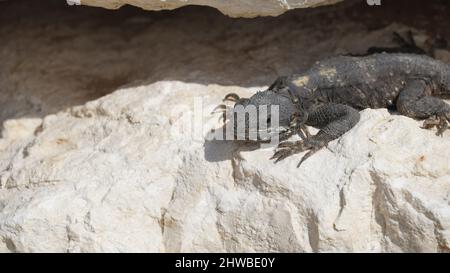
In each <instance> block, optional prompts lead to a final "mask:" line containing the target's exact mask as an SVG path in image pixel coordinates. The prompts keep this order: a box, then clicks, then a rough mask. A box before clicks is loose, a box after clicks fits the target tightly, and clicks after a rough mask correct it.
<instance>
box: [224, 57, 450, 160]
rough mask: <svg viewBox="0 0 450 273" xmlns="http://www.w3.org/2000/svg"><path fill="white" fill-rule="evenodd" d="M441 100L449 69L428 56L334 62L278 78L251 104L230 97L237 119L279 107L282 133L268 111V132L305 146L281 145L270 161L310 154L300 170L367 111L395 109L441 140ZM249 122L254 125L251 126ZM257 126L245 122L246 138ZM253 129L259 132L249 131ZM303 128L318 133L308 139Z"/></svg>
mask: <svg viewBox="0 0 450 273" xmlns="http://www.w3.org/2000/svg"><path fill="white" fill-rule="evenodd" d="M439 97H440V98H439ZM441 98H450V65H448V64H446V63H443V62H441V61H438V60H435V59H433V58H430V57H428V56H425V55H415V54H386V53H382V54H373V55H370V56H366V57H349V56H341V57H334V58H331V59H328V60H324V61H321V62H317V63H316V64H315V65H314V66H313V67H312V68H311V69H310V70H308V71H307V72H305V73H303V74H300V75H293V76H289V77H280V78H278V79H277V80H276V81H275V82H274V83H273V84H272V85H271V86H270V87H269V88H268V90H266V91H261V92H258V93H256V94H255V95H253V96H251V97H250V98H243V99H241V98H239V97H238V96H237V95H236V94H229V95H228V96H227V97H226V99H232V100H235V101H236V104H235V106H234V108H233V109H234V110H233V111H234V112H233V113H234V117H236V115H237V114H239V111H242V109H243V107H246V106H249V105H254V106H256V107H259V106H263V105H266V106H268V108H269V109H270V107H272V106H273V105H277V106H278V107H279V122H278V124H279V128H271V124H272V122H271V117H270V111H269V113H268V116H267V120H266V121H265V122H266V123H267V124H264V126H267V128H269V131H270V132H276V134H278V136H279V137H280V139H282V140H284V139H286V138H287V137H289V136H291V135H293V134H299V135H300V136H301V137H302V140H300V141H295V142H290V141H284V142H281V143H280V144H279V145H278V150H277V151H276V152H275V154H274V156H273V157H272V159H275V162H279V161H280V160H283V159H285V158H286V157H288V156H290V155H293V154H296V153H300V152H304V151H309V152H308V153H307V154H306V155H305V156H304V157H303V158H302V160H301V161H300V163H299V166H300V164H301V163H302V162H303V161H304V160H305V159H307V158H308V157H309V156H311V155H312V154H313V153H315V152H316V151H318V150H320V149H321V148H323V147H325V146H326V145H327V144H328V143H329V142H330V141H332V140H334V139H337V138H339V137H340V136H342V135H343V134H344V133H346V132H347V131H349V130H350V129H351V128H353V127H354V126H355V125H356V124H357V123H358V121H359V118H360V115H359V111H360V110H362V109H365V108H389V109H394V110H396V111H398V112H399V113H400V114H402V115H405V116H408V117H411V118H415V119H422V120H425V121H424V125H423V128H426V129H431V128H434V127H436V128H437V129H438V130H437V135H442V134H443V132H444V131H445V130H446V129H448V127H449V126H448V123H449V122H450V105H448V104H447V103H446V102H445V101H444V100H442V99H441ZM238 106H240V107H238ZM240 114H242V113H240ZM249 119H250V120H249ZM251 119H256V121H254V122H253V123H252V122H249V121H251ZM258 120H259V118H258V116H247V117H246V124H245V126H246V127H245V132H246V136H245V137H246V138H247V137H248V132H249V131H252V130H256V131H257V130H258V128H259V127H260V126H261V124H258ZM236 124H237V123H236ZM236 124H235V128H236ZM249 124H257V127H258V128H249ZM305 125H307V126H313V127H316V128H319V129H320V131H319V132H318V133H317V134H316V135H310V134H309V133H308V131H307V130H306V126H305ZM264 126H262V127H264ZM264 128H265V127H264ZM255 140H256V141H266V140H267V139H262V138H259V137H258V138H257V139H255Z"/></svg>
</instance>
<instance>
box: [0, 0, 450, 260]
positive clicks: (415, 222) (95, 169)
mask: <svg viewBox="0 0 450 273" xmlns="http://www.w3.org/2000/svg"><path fill="white" fill-rule="evenodd" d="M22 2H24V3H26V2H25V1H6V2H3V3H2V5H6V6H7V7H8V8H3V6H2V8H0V22H1V24H0V37H1V38H2V41H3V42H2V43H0V59H1V60H2V63H1V66H0V89H1V90H0V91H1V93H0V104H1V105H2V107H1V108H0V122H1V123H2V131H1V133H2V134H1V138H0V251H6V252H8V251H20V252H25V251H34V252H37V251H58V252H65V251H71V252H86V251H127V252H128V251H162V252H163V251H165V252H173V251H228V252H233V251H308V252H309V251H317V252H319V251H322V252H323V251H333V252H334V251H384V252H392V251H395V252H411V251H427V252H449V251H450V243H449V241H450V188H449V187H450V173H449V172H450V171H449V170H450V166H449V164H450V163H449V162H450V159H449V156H448V152H446V151H448V150H449V148H450V147H449V146H450V141H449V140H450V134H449V132H447V133H446V134H445V136H444V137H443V138H439V137H436V136H435V135H434V132H432V131H427V130H422V129H420V128H419V126H420V122H417V121H414V120H412V119H409V118H406V117H402V116H399V115H395V113H388V112H387V111H386V110H366V111H363V112H362V119H361V122H360V123H359V124H358V126H356V127H355V128H354V129H353V130H351V131H350V132H349V133H348V134H346V135H345V136H344V137H343V138H342V139H340V140H337V141H334V142H332V143H331V144H330V145H329V147H328V149H324V150H322V151H320V152H319V153H317V154H315V155H314V157H311V158H310V159H309V160H308V161H306V162H305V163H304V164H303V166H302V167H301V168H300V169H296V168H295V165H296V163H297V162H298V160H299V158H300V156H301V155H297V156H294V157H293V158H291V159H290V160H287V161H286V162H282V163H280V164H278V165H274V164H273V163H272V162H271V161H269V160H268V158H269V157H270V156H271V153H272V149H271V148H266V149H255V147H251V146H241V145H237V144H236V143H229V142H223V141H214V140H206V139H205V136H210V135H211V132H210V129H211V128H213V127H217V126H218V122H217V118H218V117H217V115H210V113H209V112H210V110H211V109H212V108H213V107H214V106H215V105H216V104H218V103H220V100H221V98H222V97H223V95H224V94H226V93H229V92H236V93H239V94H241V95H245V94H249V93H253V92H255V91H256V90H260V89H261V88H263V87H265V86H267V85H268V84H270V83H271V82H272V81H273V80H274V79H275V78H276V76H278V75H285V74H290V73H294V72H299V71H301V70H302V69H306V68H307V67H308V66H309V65H310V64H311V63H313V62H314V61H315V60H317V59H321V58H325V57H327V56H330V55H335V54H338V53H345V52H352V53H361V52H364V51H365V50H366V49H367V48H368V47H369V46H373V45H380V46H381V45H386V46H387V45H391V44H390V40H391V33H392V31H393V30H396V31H400V32H404V31H405V30H407V29H410V28H411V27H406V26H403V25H398V24H394V25H391V23H392V22H383V24H382V25H381V26H378V27H377V28H376V29H377V30H373V29H374V28H373V26H372V27H371V28H370V29H372V30H370V31H369V30H368V27H367V26H366V25H365V24H364V23H362V22H361V21H357V22H354V21H352V20H350V19H348V18H349V16H348V15H349V14H350V13H349V11H348V10H347V9H343V10H340V9H339V6H340V5H336V6H331V7H326V8H319V9H314V10H309V11H308V12H305V10H296V11H294V12H290V13H288V14H285V15H282V16H280V17H277V18H257V19H252V20H245V19H230V18H227V17H225V16H221V15H218V14H217V13H214V12H211V11H212V10H211V9H201V8H198V7H196V8H188V9H186V10H184V11H183V12H181V11H179V10H178V11H174V12H173V13H170V14H168V13H162V14H160V13H156V12H155V13H151V14H150V13H149V12H145V13H139V12H136V11H132V12H130V13H126V12H125V13H123V11H118V13H117V14H115V15H114V16H117V17H118V18H119V19H117V18H116V19H112V18H111V17H112V15H109V14H110V13H106V12H107V11H105V10H102V9H100V10H97V9H95V11H94V10H93V9H88V10H89V12H86V13H83V12H82V11H83V10H84V8H83V7H81V8H80V9H72V8H68V11H65V10H64V11H62V10H61V9H58V8H57V7H55V6H51V5H50V6H45V5H49V4H48V3H52V1H51V0H49V1H48V2H47V1H46V2H45V3H46V4H44V3H43V2H38V1H30V2H29V3H27V5H23V6H21V5H22ZM53 2H54V3H59V4H61V1H59V0H58V1H53ZM346 2H347V1H345V2H344V3H346ZM30 5H34V6H33V8H30ZM428 6H429V5H427V7H428ZM9 7H13V8H14V9H13V10H11V9H10V8H9ZM20 7H22V10H21V9H20ZM334 8H337V10H335V9H334ZM382 8H383V7H381V9H382ZM402 8H403V7H402ZM39 9H41V11H39ZM329 9H330V10H329ZM331 9H332V10H331ZM390 10H391V9H389V8H388V9H387V10H385V11H384V12H385V14H387V13H388V12H389V11H390ZM436 10H444V9H436ZM433 12H434V11H433ZM36 14H37V15H36ZM149 14H150V15H149ZM330 14H332V15H330ZM421 14H422V13H421ZM110 16H111V17H110ZM386 16H387V15H386ZM16 17H17V18H20V20H13V19H14V18H16ZM335 17H336V18H335ZM383 18H384V17H383ZM445 18H448V17H446V15H445V14H441V15H440V16H438V15H436V16H434V17H429V19H430V20H432V19H433V20H434V19H435V20H437V21H436V22H442V23H448V20H445ZM400 19H401V16H398V15H397V14H395V20H400ZM422 19H423V18H422ZM422 19H421V18H420V16H417V17H414V22H417V23H422V22H426V20H422ZM96 20H99V21H96ZM379 21H381V20H377V23H379ZM437 26H438V25H437V23H436V24H435V25H433V29H436V27H437ZM443 29H444V30H448V29H450V28H448V27H444V28H443ZM414 32H415V35H416V37H417V38H420V39H418V40H420V41H422V42H423V41H424V40H426V35H424V34H423V32H422V31H417V30H414ZM111 37H114V39H111ZM286 37H289V39H286ZM446 37H450V36H449V35H447V36H446ZM355 40H358V41H359V42H358V43H354V41H355ZM438 58H440V59H443V60H446V61H450V55H449V53H448V51H445V50H443V51H440V52H439V54H438ZM113 91H115V92H113ZM110 92H113V93H111V94H109V95H106V94H108V93H110ZM200 99H202V102H203V104H202V105H203V111H201V113H200V116H202V117H203V118H201V119H194V121H195V122H194V121H193V120H192V119H191V117H193V114H194V113H197V111H198V110H194V105H199V101H200ZM166 105H167V106H168V107H163V106H166ZM178 106H179V107H178ZM196 109H197V108H196ZM196 117H197V118H198V117H199V116H198V115H196ZM192 122H193V123H192ZM194 125H195V126H196V127H195V128H197V127H198V130H196V131H194V132H196V133H195V134H192V128H193V126H194Z"/></svg>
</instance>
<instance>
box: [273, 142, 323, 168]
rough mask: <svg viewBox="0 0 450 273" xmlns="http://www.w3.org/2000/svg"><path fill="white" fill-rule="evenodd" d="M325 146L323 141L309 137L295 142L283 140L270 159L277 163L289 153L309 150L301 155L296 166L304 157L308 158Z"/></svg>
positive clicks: (289, 154)
mask: <svg viewBox="0 0 450 273" xmlns="http://www.w3.org/2000/svg"><path fill="white" fill-rule="evenodd" d="M325 146H326V143H325V142H323V141H317V140H313V139H311V138H308V139H305V140H300V141H295V142H292V141H285V142H282V143H280V144H279V145H278V150H277V151H276V152H275V154H274V155H273V156H272V157H271V158H270V159H275V163H278V162H280V161H281V160H284V159H285V158H287V157H289V156H291V155H294V154H298V153H301V152H304V151H309V152H308V153H306V154H305V155H304V156H303V158H302V159H301V160H300V162H299V163H298V165H297V168H298V167H300V165H301V164H302V163H303V162H304V161H305V160H306V159H308V158H309V157H310V156H312V155H313V154H315V153H316V152H317V151H319V150H320V149H322V148H323V147H325Z"/></svg>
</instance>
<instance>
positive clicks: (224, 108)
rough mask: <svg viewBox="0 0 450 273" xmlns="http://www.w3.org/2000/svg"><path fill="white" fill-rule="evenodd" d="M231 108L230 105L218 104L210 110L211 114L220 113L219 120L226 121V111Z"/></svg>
mask: <svg viewBox="0 0 450 273" xmlns="http://www.w3.org/2000/svg"><path fill="white" fill-rule="evenodd" d="M231 109H232V107H231V106H228V105H225V104H220V105H218V106H217V107H216V108H214V109H213V110H212V112H211V114H217V113H222V115H221V116H220V117H219V122H226V121H227V111H230V110H231Z"/></svg>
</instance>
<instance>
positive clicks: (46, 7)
mask: <svg viewBox="0 0 450 273" xmlns="http://www.w3.org/2000/svg"><path fill="white" fill-rule="evenodd" d="M391 2H395V3H391ZM391 2H390V3H383V5H382V6H381V7H376V8H374V7H370V6H367V5H366V4H365V1H358V0H349V1H344V2H342V3H340V4H337V5H335V6H325V7H319V8H314V9H297V10H293V11H289V12H286V13H285V14H283V15H281V16H278V17H259V18H253V19H245V18H230V17H227V16H225V15H222V14H221V13H220V12H219V11H217V10H216V9H213V8H209V7H199V6H195V7H194V6H188V7H183V8H180V9H177V10H173V11H159V12H154V11H143V10H141V9H139V8H134V7H130V6H125V7H123V8H121V9H119V10H115V11H110V10H105V9H101V8H92V7H85V6H81V7H69V6H67V5H66V4H65V1H60V0H47V1H32V0H15V1H5V2H3V1H2V2H0V40H1V41H2V43H0V60H2V63H1V64H0V105H1V106H2V107H1V108H0V124H1V123H3V121H5V120H6V119H10V118H22V117H39V118H42V117H44V116H46V115H48V114H52V113H56V112H58V111H61V110H64V109H66V108H69V107H72V106H75V105H81V104H84V103H86V102H87V101H90V100H93V99H96V98H99V97H102V96H104V95H106V94H109V93H111V92H113V91H114V90H117V89H118V88H119V87H124V86H126V87H136V86H142V85H148V84H151V83H154V82H157V81H162V80H171V81H182V82H189V83H199V84H203V85H208V84H217V85H222V86H241V87H255V86H267V85H269V84H270V83H272V82H273V80H274V79H275V78H276V77H278V76H280V75H287V74H292V73H298V72H299V71H303V70H305V69H307V68H308V67H309V66H310V65H311V64H313V63H314V62H315V61H317V60H318V59H321V58H326V57H329V56H333V55H336V54H337V53H339V50H340V49H342V48H339V47H347V48H348V49H349V50H355V51H358V50H359V51H361V52H363V51H364V50H365V49H367V48H368V47H370V46H373V44H368V43H367V42H366V43H365V41H364V40H361V41H358V43H355V42H354V41H351V43H349V44H347V43H345V42H343V41H341V40H340V39H341V38H342V37H341V36H342V35H344V34H345V31H352V30H355V31H358V32H361V31H364V30H373V29H381V28H384V27H386V26H388V25H390V24H392V23H393V22H401V23H404V24H406V25H409V26H413V27H416V28H419V29H425V30H427V31H429V32H430V33H431V34H433V33H437V32H438V33H439V34H441V35H443V36H444V38H448V39H449V40H450V27H449V24H450V23H449V22H448V20H442V18H448V15H449V14H450V8H447V7H448V6H449V5H448V4H445V1H440V0H436V1H429V2H427V4H426V5H423V2H422V1H406V0H401V1H391ZM442 5H446V6H445V7H446V8H445V9H444V8H440V7H441V6H442ZM437 7H438V8H437ZM430 14H432V15H433V16H430ZM421 16H422V17H424V18H426V20H420V18H419V17H421ZM343 25H347V29H346V30H345V31H344V32H343V30H342V29H341V28H342V26H343ZM205 26H207V27H205ZM346 35H349V34H348V33H347V34H346ZM250 72H251V73H250ZM213 144H218V143H215V142H211V143H205V147H206V148H208V149H212V146H213ZM224 145H225V144H224ZM227 145H228V144H227ZM219 146H220V145H219ZM225 146H226V145H225ZM224 149H225V148H224ZM207 156H208V157H210V155H207ZM223 156H224V157H227V156H228V155H226V153H225V152H224V153H223ZM211 160H213V161H214V160H217V159H215V158H211Z"/></svg>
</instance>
